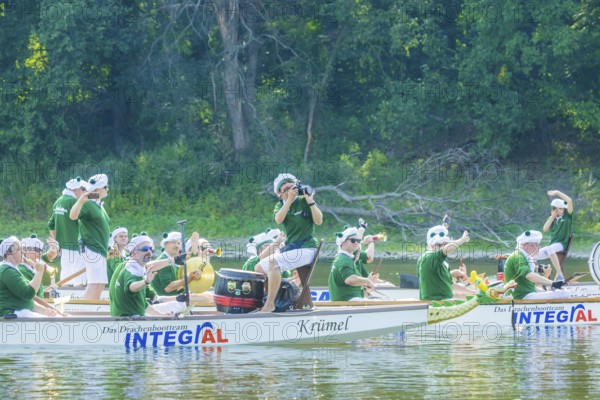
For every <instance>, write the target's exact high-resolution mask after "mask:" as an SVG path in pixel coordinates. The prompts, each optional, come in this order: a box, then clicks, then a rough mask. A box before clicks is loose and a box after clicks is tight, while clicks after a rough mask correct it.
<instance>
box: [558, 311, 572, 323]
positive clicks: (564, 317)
mask: <svg viewBox="0 0 600 400" xmlns="http://www.w3.org/2000/svg"><path fill="white" fill-rule="evenodd" d="M568 320H569V312H568V311H567V310H562V311H559V312H557V313H556V322H567V321H568Z"/></svg>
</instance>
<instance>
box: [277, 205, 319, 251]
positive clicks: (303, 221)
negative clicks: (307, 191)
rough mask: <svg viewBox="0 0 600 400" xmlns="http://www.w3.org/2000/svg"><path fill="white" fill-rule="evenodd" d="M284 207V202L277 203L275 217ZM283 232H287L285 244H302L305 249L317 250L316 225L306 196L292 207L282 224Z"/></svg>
mask: <svg viewBox="0 0 600 400" xmlns="http://www.w3.org/2000/svg"><path fill="white" fill-rule="evenodd" d="M281 207H283V201H279V202H277V204H276V205H275V211H273V216H275V214H277V212H278V211H279V210H280V209H281ZM281 225H282V227H283V229H282V230H283V232H285V236H286V240H285V244H289V243H295V242H300V241H302V240H306V242H304V243H303V244H302V247H301V248H303V249H307V248H309V249H310V248H316V247H317V246H318V242H317V239H315V237H314V230H315V223H314V221H313V219H312V213H311V211H310V206H309V205H308V203H307V202H306V200H304V196H298V197H296V199H295V200H294V201H293V202H292V204H291V205H290V208H289V210H288V213H287V215H286V216H285V219H284V220H283V222H282V224H281Z"/></svg>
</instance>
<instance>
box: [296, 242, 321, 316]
mask: <svg viewBox="0 0 600 400" xmlns="http://www.w3.org/2000/svg"><path fill="white" fill-rule="evenodd" d="M321 246H323V240H321V242H320V243H319V246H318V247H317V252H316V253H315V258H313V260H312V262H311V263H310V264H307V265H304V266H302V267H298V268H296V272H298V277H299V278H300V286H301V289H300V290H301V292H300V296H299V297H298V301H297V302H296V304H295V305H294V309H296V310H303V309H307V308H313V307H314V305H313V302H312V296H311V295H310V287H309V286H308V283H309V281H310V278H311V276H312V273H313V270H314V269H315V265H316V264H317V260H318V259H319V253H320V252H321Z"/></svg>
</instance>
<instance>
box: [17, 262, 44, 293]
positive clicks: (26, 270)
mask: <svg viewBox="0 0 600 400" xmlns="http://www.w3.org/2000/svg"><path fill="white" fill-rule="evenodd" d="M18 268H19V272H20V273H21V275H23V276H24V277H25V279H26V280H27V283H29V282H31V280H32V279H33V277H34V276H35V272H33V271H32V270H30V269H29V267H27V266H26V265H23V264H19V267H18ZM36 295H37V297H41V298H42V299H43V298H44V285H42V284H41V283H40V288H39V289H38V291H37V293H36Z"/></svg>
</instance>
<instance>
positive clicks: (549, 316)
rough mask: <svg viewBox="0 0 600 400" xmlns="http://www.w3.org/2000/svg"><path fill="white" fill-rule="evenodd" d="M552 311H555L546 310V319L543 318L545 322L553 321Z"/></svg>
mask: <svg viewBox="0 0 600 400" xmlns="http://www.w3.org/2000/svg"><path fill="white" fill-rule="evenodd" d="M554 312H555V311H546V319H545V320H544V322H545V323H547V324H551V323H553V322H554Z"/></svg>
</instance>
